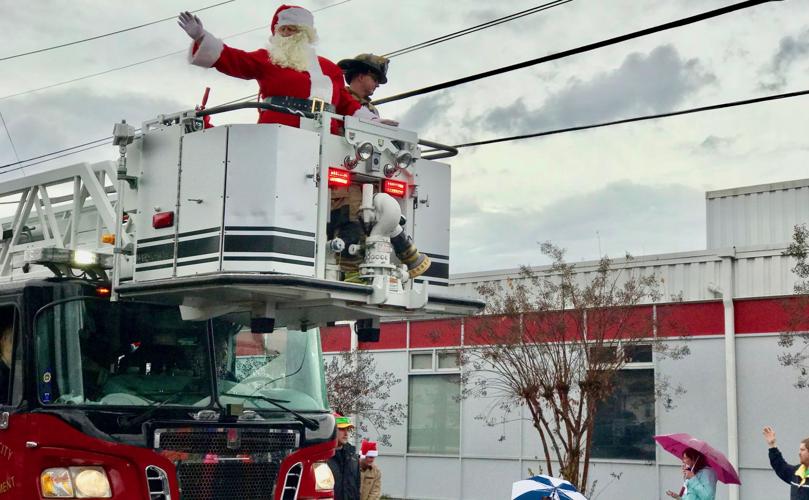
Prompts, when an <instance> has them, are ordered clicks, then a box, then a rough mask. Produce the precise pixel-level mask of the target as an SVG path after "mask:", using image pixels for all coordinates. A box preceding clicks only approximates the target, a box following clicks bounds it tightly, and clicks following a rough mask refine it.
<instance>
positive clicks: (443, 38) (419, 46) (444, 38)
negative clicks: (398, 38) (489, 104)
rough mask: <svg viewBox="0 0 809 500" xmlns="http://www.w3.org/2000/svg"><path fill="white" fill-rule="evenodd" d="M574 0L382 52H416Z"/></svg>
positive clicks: (392, 54) (555, 1) (393, 54)
mask: <svg viewBox="0 0 809 500" xmlns="http://www.w3.org/2000/svg"><path fill="white" fill-rule="evenodd" d="M572 1H573V0H553V1H552V2H548V3H546V4H542V5H537V6H536V7H531V8H530V9H526V10H522V11H520V12H515V13H513V14H509V15H507V16H504V17H500V18H497V19H492V20H491V21H486V22H485V23H482V24H478V25H476V26H472V27H469V28H464V29H462V30H460V31H456V32H454V33H449V34H446V35H442V36H440V37H437V38H433V39H431V40H427V41H424V42H421V43H417V44H415V45H411V46H409V47H404V48H402V49H399V50H394V51H393V52H388V53H387V54H382V56H383V57H387V58H388V59H392V58H394V57H396V56H401V55H404V54H407V53H409V52H414V51H416V50H419V49H423V48H425V47H429V46H431V45H436V44H439V43H441V42H446V41H448V40H452V39H454V38H458V37H461V36H464V35H468V34H470V33H475V32H477V31H482V30H484V29H486V28H491V27H492V26H497V25H499V24H503V23H507V22H509V21H514V20H515V19H519V18H521V17H525V16H529V15H531V14H536V13H537V12H542V11H543V10H547V9H551V8H553V7H558V6H560V5H563V4H566V3H569V2H572Z"/></svg>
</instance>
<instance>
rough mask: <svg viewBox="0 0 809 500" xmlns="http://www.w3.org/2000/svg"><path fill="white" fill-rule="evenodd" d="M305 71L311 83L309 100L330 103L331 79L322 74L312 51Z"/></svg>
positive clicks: (332, 90) (332, 86) (331, 93)
mask: <svg viewBox="0 0 809 500" xmlns="http://www.w3.org/2000/svg"><path fill="white" fill-rule="evenodd" d="M284 12H286V11H284ZM306 71H308V72H309V79H310V80H311V81H312V88H311V90H310V91H309V99H314V98H317V99H322V100H324V101H326V102H328V103H331V101H332V96H333V94H334V84H332V81H331V78H329V77H328V76H326V75H324V74H323V68H321V67H320V61H319V60H318V58H317V54H315V51H312V53H311V55H310V56H309V64H308V65H307V67H306Z"/></svg>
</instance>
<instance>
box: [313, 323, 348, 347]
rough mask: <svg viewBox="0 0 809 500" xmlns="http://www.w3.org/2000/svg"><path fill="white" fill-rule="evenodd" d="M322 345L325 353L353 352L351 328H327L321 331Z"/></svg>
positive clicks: (346, 326)
mask: <svg viewBox="0 0 809 500" xmlns="http://www.w3.org/2000/svg"><path fill="white" fill-rule="evenodd" d="M320 345H321V348H322V349H323V352H343V351H349V350H351V328H350V327H349V326H348V325H335V326H325V327H323V328H321V329H320Z"/></svg>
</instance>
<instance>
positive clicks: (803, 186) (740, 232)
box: [705, 179, 809, 249]
mask: <svg viewBox="0 0 809 500" xmlns="http://www.w3.org/2000/svg"><path fill="white" fill-rule="evenodd" d="M705 205H706V212H707V222H708V223H707V231H708V234H707V236H708V237H707V242H708V248H709V249H716V248H725V247H731V246H735V247H737V248H739V247H747V246H751V245H765V244H781V243H785V242H788V241H790V240H791V239H792V228H793V227H794V226H795V225H796V224H802V223H807V222H809V179H803V180H799V181H790V182H781V183H777V184H764V185H760V186H751V187H745V188H737V189H725V190H722V191H709V192H707V193H705Z"/></svg>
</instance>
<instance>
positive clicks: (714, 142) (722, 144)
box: [699, 134, 736, 151]
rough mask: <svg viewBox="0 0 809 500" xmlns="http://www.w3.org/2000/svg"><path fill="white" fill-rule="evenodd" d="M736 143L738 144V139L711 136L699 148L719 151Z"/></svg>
mask: <svg viewBox="0 0 809 500" xmlns="http://www.w3.org/2000/svg"><path fill="white" fill-rule="evenodd" d="M734 142H736V138H734V137H720V136H717V135H713V134H711V135H709V136H708V137H706V138H705V140H704V141H702V142H701V143H700V145H699V146H700V148H701V149H703V150H706V151H717V150H720V149H723V148H726V147H728V146H730V145H732V144H733V143H734Z"/></svg>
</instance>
